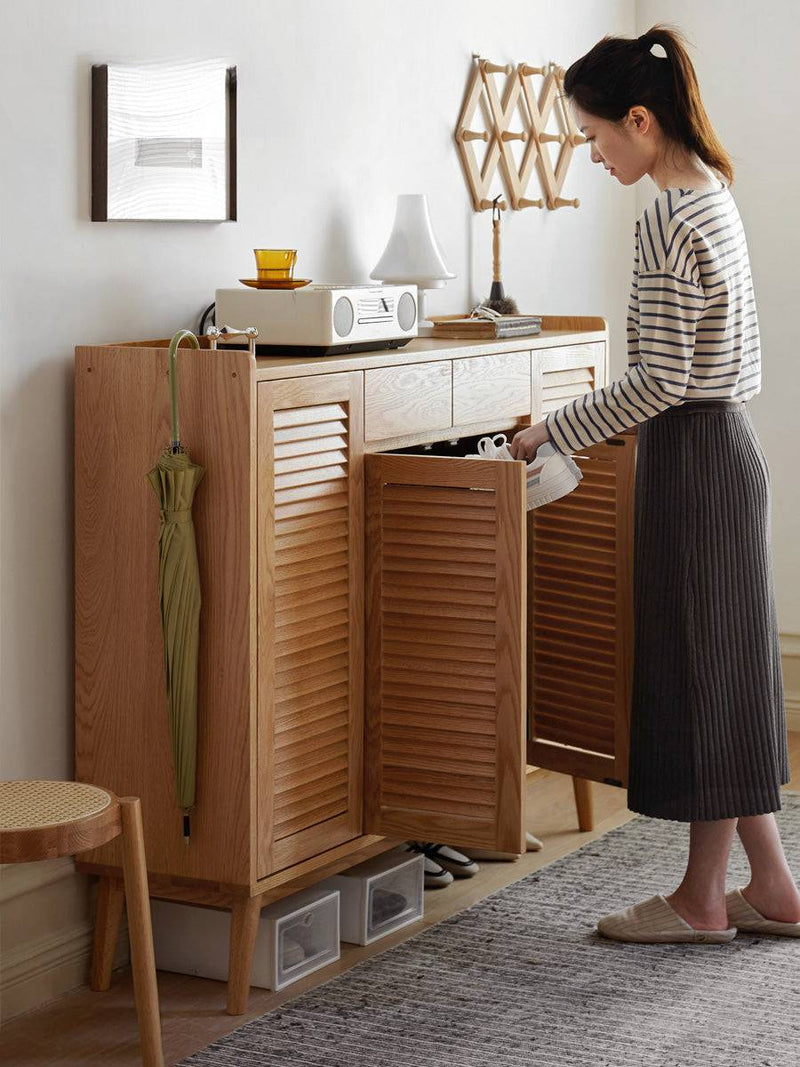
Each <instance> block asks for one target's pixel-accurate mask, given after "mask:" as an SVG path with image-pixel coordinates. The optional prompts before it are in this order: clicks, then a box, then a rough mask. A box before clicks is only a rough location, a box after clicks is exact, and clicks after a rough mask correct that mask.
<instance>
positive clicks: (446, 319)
mask: <svg viewBox="0 0 800 1067" xmlns="http://www.w3.org/2000/svg"><path fill="white" fill-rule="evenodd" d="M430 321H431V322H432V323H433V331H432V334H431V336H432V337H448V338H452V339H454V340H458V341H466V340H469V339H470V338H473V337H475V338H485V337H490V338H491V337H527V336H528V335H529V334H534V333H541V330H542V316H541V315H500V316H498V317H497V318H496V319H483V318H476V317H474V316H473V317H470V316H469V315H438V316H435V317H434V316H433V315H431V316H430Z"/></svg>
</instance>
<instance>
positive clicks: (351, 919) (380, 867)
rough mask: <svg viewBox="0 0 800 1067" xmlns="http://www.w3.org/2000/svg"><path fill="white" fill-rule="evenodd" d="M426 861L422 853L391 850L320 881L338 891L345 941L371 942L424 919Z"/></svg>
mask: <svg viewBox="0 0 800 1067" xmlns="http://www.w3.org/2000/svg"><path fill="white" fill-rule="evenodd" d="M424 864H425V857H424V856H423V855H422V853H421V852H407V851H405V850H403V849H391V850H390V851H388V852H382V853H381V854H380V855H378V856H372V857H371V858H370V859H368V860H364V861H363V863H359V864H358V865H357V866H355V867H350V868H349V869H348V870H346V871H341V872H340V873H339V874H334V875H331V876H330V877H328V878H326V879H325V880H324V881H322V882H318V883H317V884H318V887H320V888H322V887H324V888H325V889H336V890H338V891H339V894H340V900H339V929H340V937H341V939H342V941H347V942H352V943H353V944H356V945H369V944H370V943H371V942H373V941H377V940H379V938H381V937H385V936H386V935H387V934H390V933H392V931H393V930H399V929H400V928H401V927H403V926H408V925H409V924H410V923H413V922H416V921H417V919H421V918H422V916H423V908H424V905H423V900H424V896H423V891H424V888H425V866H424Z"/></svg>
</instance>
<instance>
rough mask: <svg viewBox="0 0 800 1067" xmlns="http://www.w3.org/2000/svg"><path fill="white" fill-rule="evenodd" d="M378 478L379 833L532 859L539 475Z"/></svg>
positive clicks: (373, 752)
mask: <svg viewBox="0 0 800 1067" xmlns="http://www.w3.org/2000/svg"><path fill="white" fill-rule="evenodd" d="M365 471H366V506H367V531H366V546H365V551H366V557H367V617H366V655H367V672H366V678H367V682H366V734H365V753H364V773H365V796H364V819H365V827H364V828H365V832H366V833H373V834H383V835H386V836H399V837H406V838H409V839H420V840H427V841H441V842H446V843H449V844H453V845H464V846H467V845H472V846H476V847H486V848H491V849H498V850H502V851H511V852H520V853H522V852H524V851H525V829H524V818H523V813H524V799H525V796H524V783H525V713H524V707H523V694H524V680H525V628H526V603H525V514H526V513H525V466H524V464H523V463H503V462H500V461H497V462H488V461H486V460H476V459H472V460H470V459H461V458H441V457H436V456H421V455H397V454H390V453H385V454H380V453H375V454H371V455H367V456H365Z"/></svg>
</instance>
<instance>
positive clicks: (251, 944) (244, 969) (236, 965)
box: [227, 897, 261, 1015]
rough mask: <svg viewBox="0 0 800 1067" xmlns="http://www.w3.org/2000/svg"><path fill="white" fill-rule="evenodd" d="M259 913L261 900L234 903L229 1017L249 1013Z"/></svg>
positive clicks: (229, 970)
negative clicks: (248, 1002)
mask: <svg viewBox="0 0 800 1067" xmlns="http://www.w3.org/2000/svg"><path fill="white" fill-rule="evenodd" d="M260 914H261V903H260V901H259V898H258V897H247V898H246V899H245V900H237V901H235V902H234V905H233V911H232V913H231V944H230V950H229V951H230V954H229V956H228V1007H227V1012H228V1015H242V1014H243V1013H244V1012H245V1011H247V998H248V996H249V994H250V975H251V974H252V971H253V953H254V952H255V948H256V935H257V934H258V919H259V916H260Z"/></svg>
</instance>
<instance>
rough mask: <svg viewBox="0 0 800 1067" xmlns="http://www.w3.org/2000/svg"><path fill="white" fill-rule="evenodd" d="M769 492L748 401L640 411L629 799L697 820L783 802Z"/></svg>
mask: <svg viewBox="0 0 800 1067" xmlns="http://www.w3.org/2000/svg"><path fill="white" fill-rule="evenodd" d="M770 499H771V485H770V473H769V468H768V466H767V461H766V458H765V456H764V452H763V450H762V448H761V444H760V442H759V439H758V436H757V435H756V431H755V428H754V426H753V423H752V420H751V416H750V412H749V410H748V407H747V403H746V402H744V403H738V402H736V401H730V400H728V401H725V400H722V401H720V400H714V401H687V402H686V403H684V404H681V405H679V406H677V407H671V408H667V410H666V411H663V412H660V413H659V414H658V415H656V416H655V417H653V418H651V419H648V420H647V421H646V422H643V423H640V424H639V427H638V430H637V448H636V480H635V502H634V581H633V598H634V662H633V692H632V701H631V722H630V759H629V767H628V807H629V808H630V810H631V811H635V812H640V813H641V814H643V815H651V816H654V817H656V818H662V819H676V820H679V821H682V822H691V821H694V820H700V819H730V818H735V817H736V816H738V815H761V814H764V813H766V812H771V811H779V810H780V809H781V801H780V786H781V785H784V784H786V783H787V782H788V781H789V752H788V743H787V736H786V715H785V709H784V689H783V678H782V675H781V660H780V647H779V643H778V622H777V616H776V611H775V596H774V586H773V570H772V546H771V520H770Z"/></svg>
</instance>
